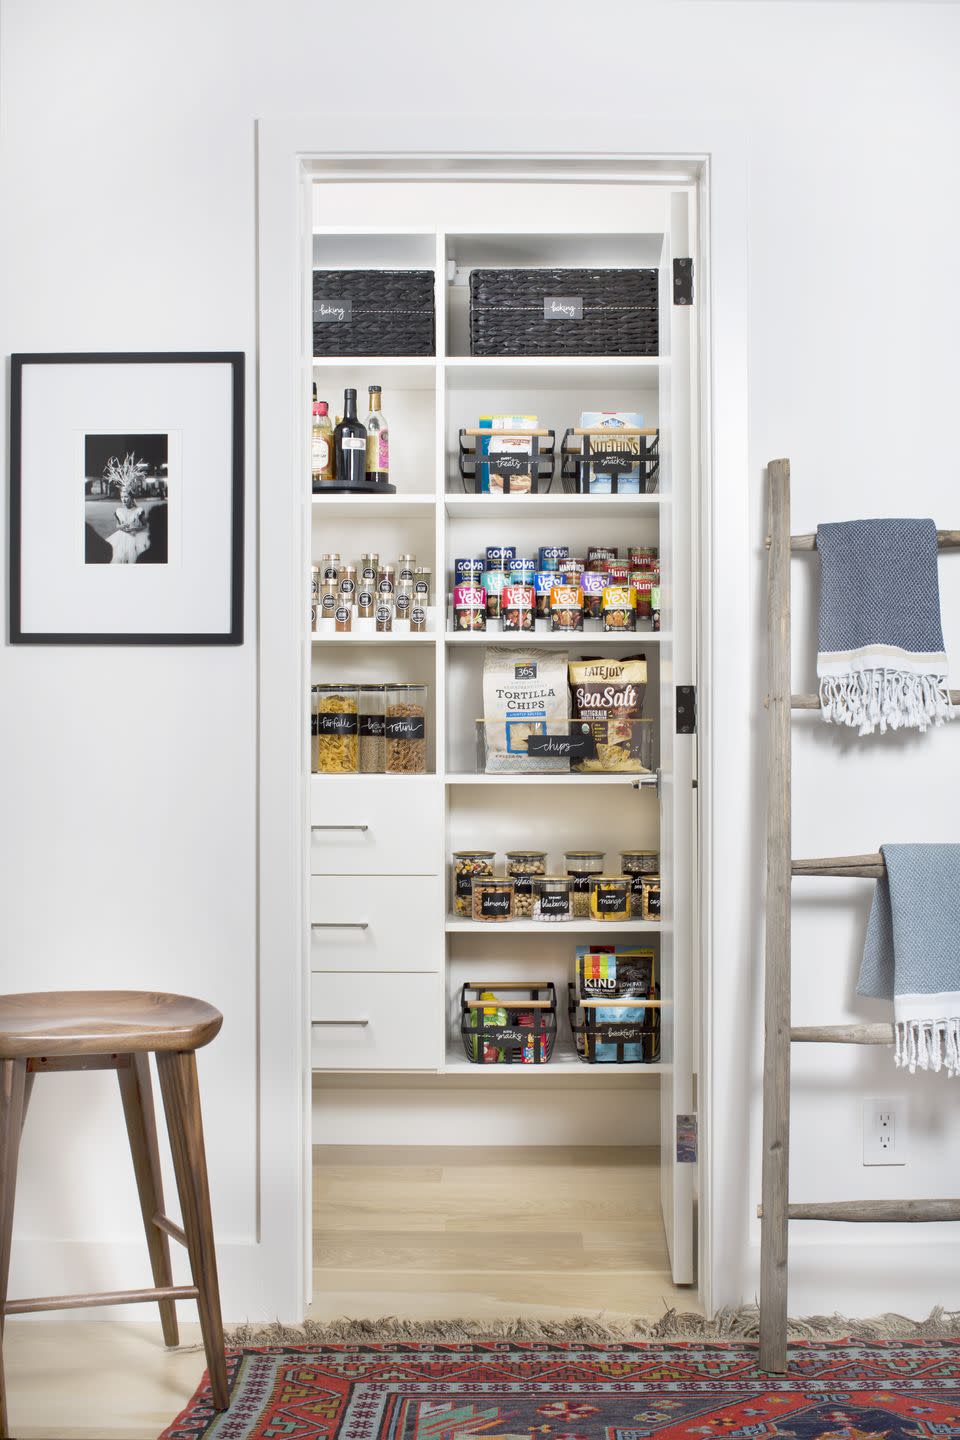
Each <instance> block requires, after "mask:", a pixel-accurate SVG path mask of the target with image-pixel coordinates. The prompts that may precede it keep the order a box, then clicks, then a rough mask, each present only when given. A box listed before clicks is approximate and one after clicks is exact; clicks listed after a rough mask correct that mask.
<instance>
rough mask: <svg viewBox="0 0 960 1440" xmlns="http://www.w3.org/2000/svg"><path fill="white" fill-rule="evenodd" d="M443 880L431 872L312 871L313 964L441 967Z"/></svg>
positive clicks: (373, 967)
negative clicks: (434, 920) (439, 918)
mask: <svg viewBox="0 0 960 1440" xmlns="http://www.w3.org/2000/svg"><path fill="white" fill-rule="evenodd" d="M441 890H442V881H441V879H440V877H439V876H432V875H314V876H312V877H311V880H310V968H311V970H439V969H440V968H441V966H442V961H443V934H442V930H441V927H440V925H439V924H433V925H430V924H428V923H427V920H428V917H430V916H434V917H436V916H439V915H441V914H442V910H443V907H442V904H441V898H442V896H441Z"/></svg>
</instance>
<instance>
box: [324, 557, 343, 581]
mask: <svg viewBox="0 0 960 1440" xmlns="http://www.w3.org/2000/svg"><path fill="white" fill-rule="evenodd" d="M320 579H321V582H322V581H324V580H334V581H336V580H339V579H340V556H339V555H338V554H337V552H336V551H333V552H332V553H331V554H329V555H321V556H320Z"/></svg>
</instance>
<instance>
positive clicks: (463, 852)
mask: <svg viewBox="0 0 960 1440" xmlns="http://www.w3.org/2000/svg"><path fill="white" fill-rule="evenodd" d="M496 853H497V852H496V850H454V852H453V858H454V860H459V859H461V858H462V857H463V856H466V855H483V856H484V858H486V856H488V855H496ZM488 878H489V877H488Z"/></svg>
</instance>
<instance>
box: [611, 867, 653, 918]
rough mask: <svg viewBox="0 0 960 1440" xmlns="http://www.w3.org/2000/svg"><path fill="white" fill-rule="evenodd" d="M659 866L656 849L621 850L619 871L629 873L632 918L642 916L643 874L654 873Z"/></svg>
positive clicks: (624, 873)
mask: <svg viewBox="0 0 960 1440" xmlns="http://www.w3.org/2000/svg"><path fill="white" fill-rule="evenodd" d="M659 868H660V855H659V852H658V851H656V850H621V851H620V871H621V874H623V875H629V876H630V879H631V882H632V883H631V887H630V913H631V915H632V916H633V918H634V920H641V919H642V918H643V880H644V876H647V875H656V874H657V872H658V870H659Z"/></svg>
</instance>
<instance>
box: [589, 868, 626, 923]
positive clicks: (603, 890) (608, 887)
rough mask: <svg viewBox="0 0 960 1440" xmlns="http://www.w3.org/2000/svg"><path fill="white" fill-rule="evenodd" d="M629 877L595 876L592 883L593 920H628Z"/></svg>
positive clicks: (591, 908) (591, 907) (591, 905)
mask: <svg viewBox="0 0 960 1440" xmlns="http://www.w3.org/2000/svg"><path fill="white" fill-rule="evenodd" d="M632 883H633V882H632V881H631V879H630V876H629V875H594V876H593V878H592V879H591V881H590V918H591V920H627V919H629V917H630V890H631V886H632Z"/></svg>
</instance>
